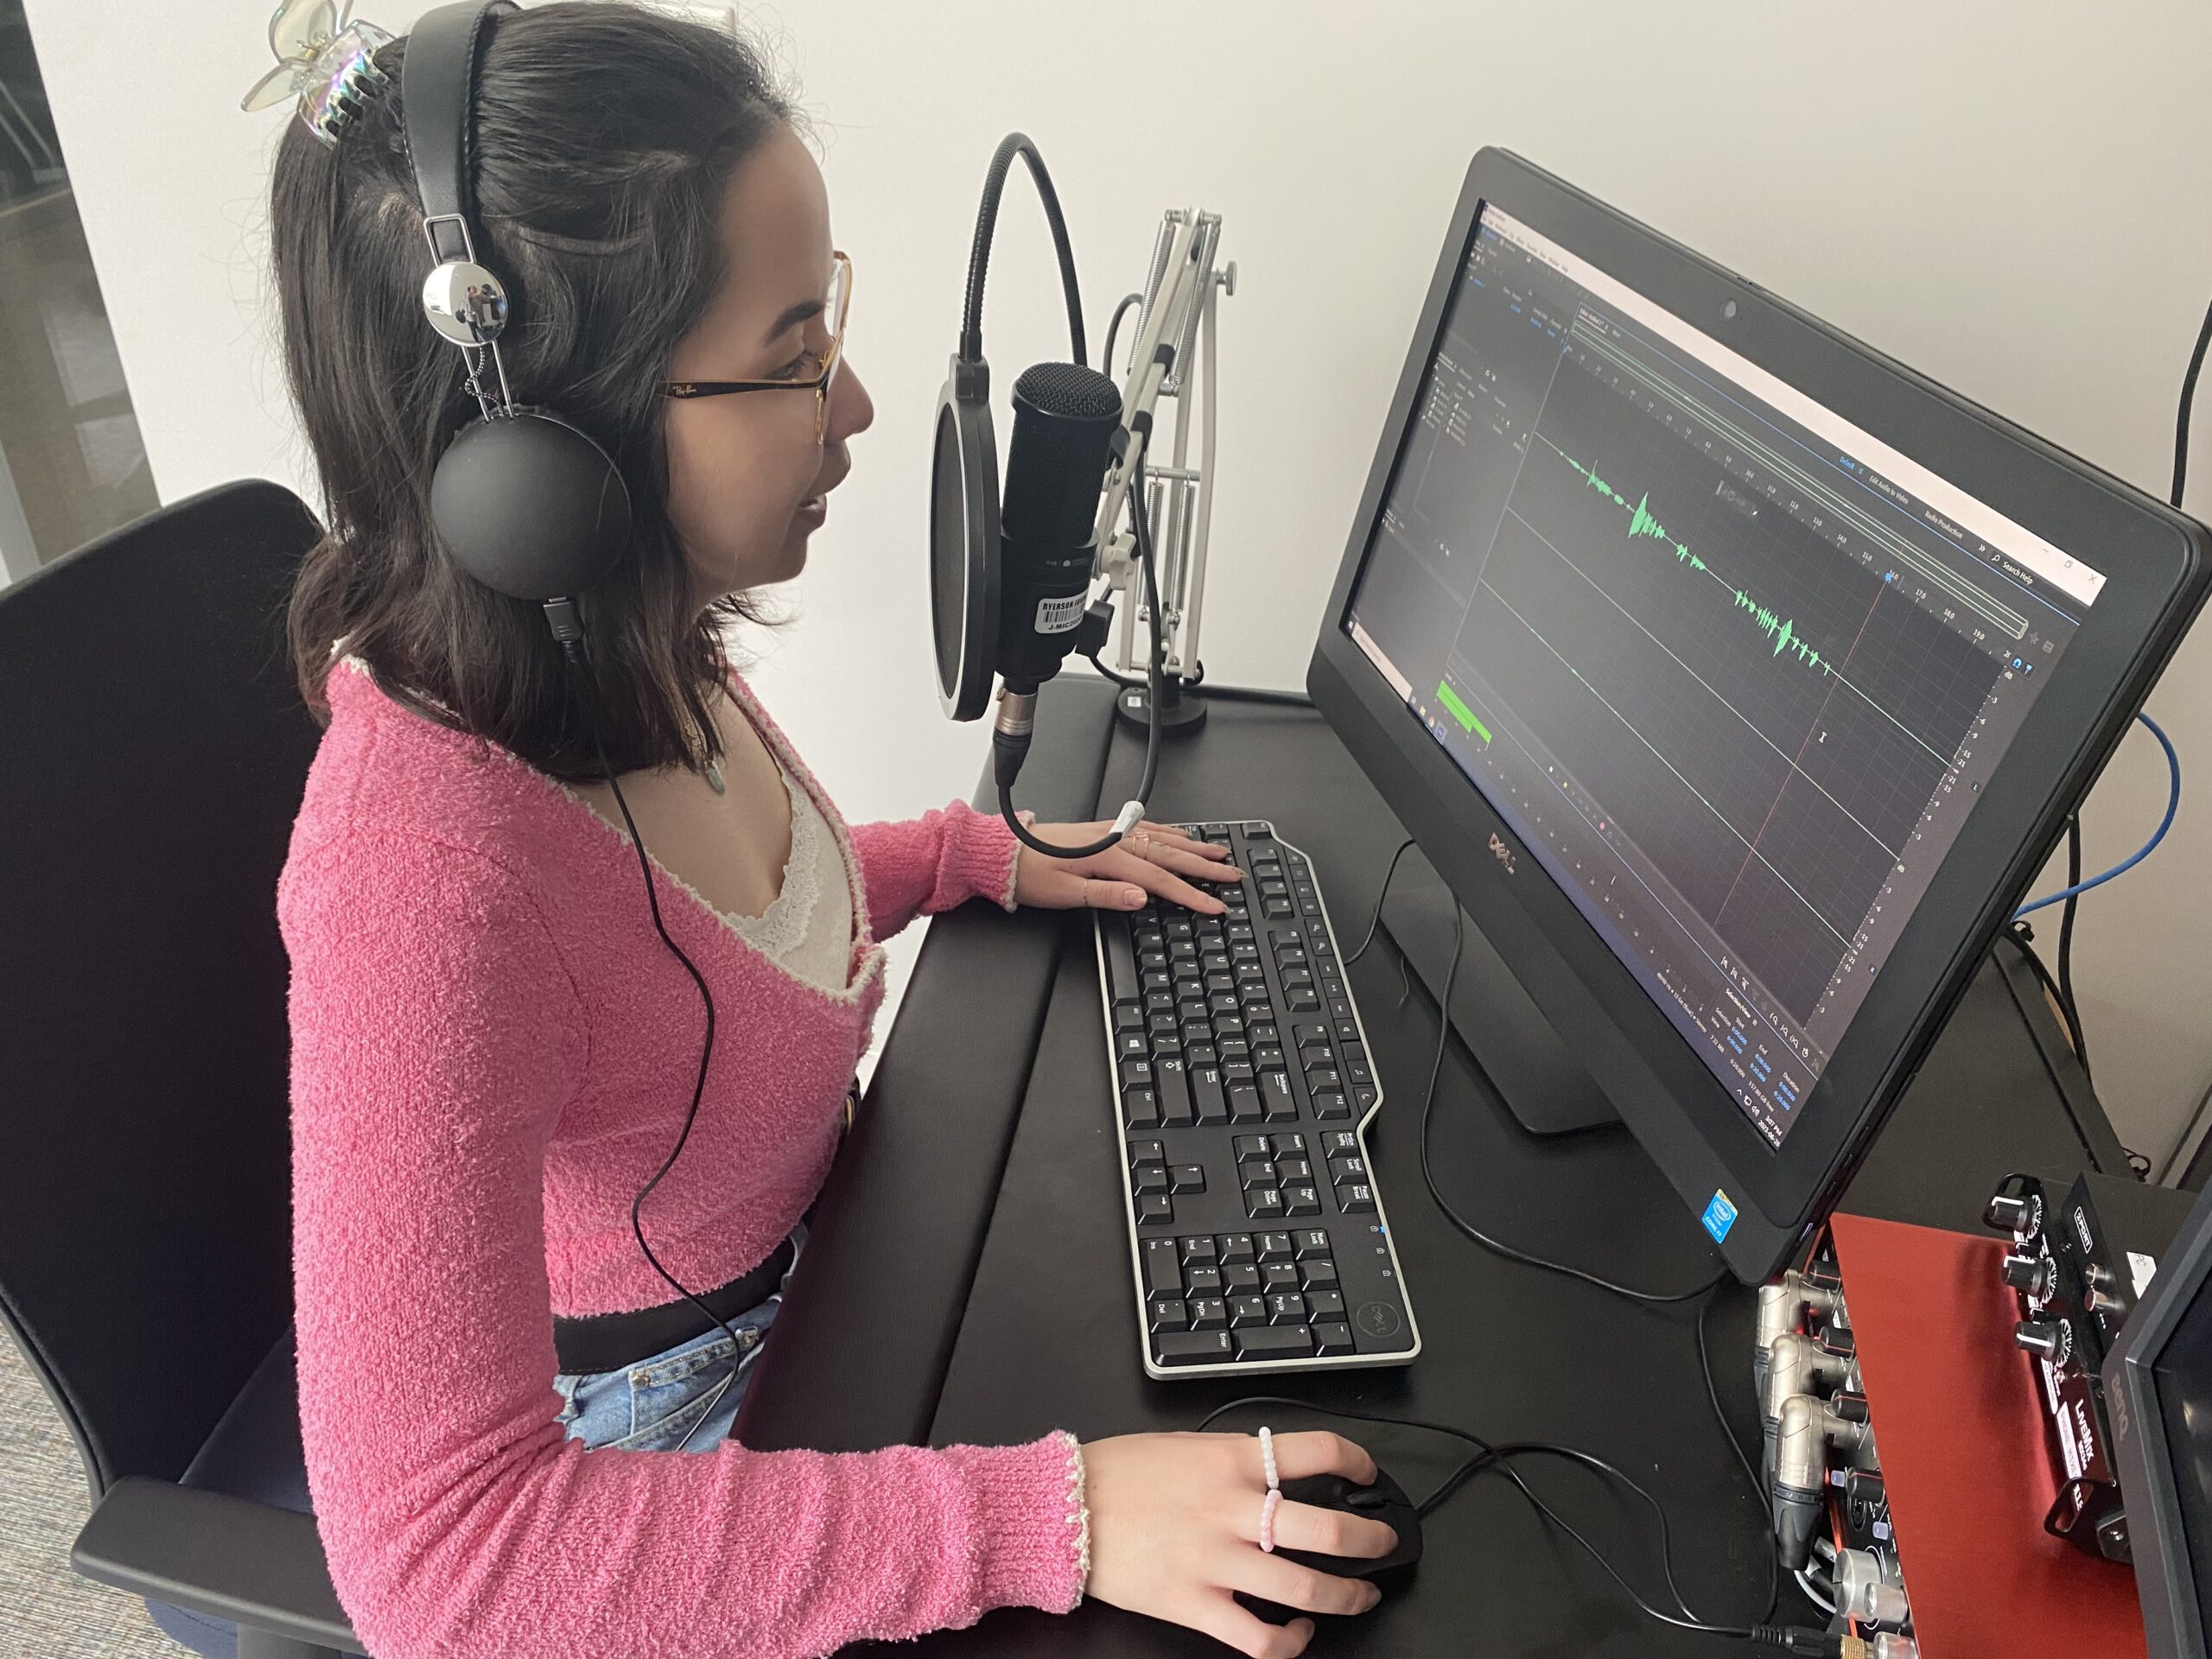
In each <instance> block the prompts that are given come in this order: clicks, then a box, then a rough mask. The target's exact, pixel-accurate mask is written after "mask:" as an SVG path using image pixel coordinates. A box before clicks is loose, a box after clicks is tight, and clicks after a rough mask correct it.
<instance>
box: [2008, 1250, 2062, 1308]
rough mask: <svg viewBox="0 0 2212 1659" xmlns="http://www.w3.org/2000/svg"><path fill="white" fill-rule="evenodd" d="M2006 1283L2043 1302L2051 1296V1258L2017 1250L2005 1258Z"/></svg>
mask: <svg viewBox="0 0 2212 1659" xmlns="http://www.w3.org/2000/svg"><path fill="white" fill-rule="evenodd" d="M2002 1271H2003V1274H2004V1277H2005V1283H2006V1284H2008V1285H2010V1286H2012V1288H2013V1289H2015V1290H2018V1291H2023V1292H2024V1293H2025V1294H2028V1295H2030V1296H2032V1297H2034V1298H2035V1299H2036V1300H2037V1301H2041V1300H2043V1299H2044V1297H2046V1296H2048V1295H2050V1257H2048V1256H2043V1255H2028V1254H2027V1253H2026V1252H2025V1251H2024V1250H2015V1251H2013V1252H2012V1254H2011V1255H2007V1256H2006V1257H2005V1266H2004V1268H2003V1269H2002Z"/></svg>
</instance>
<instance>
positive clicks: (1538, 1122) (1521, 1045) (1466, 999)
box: [1383, 847, 1620, 1135]
mask: <svg viewBox="0 0 2212 1659" xmlns="http://www.w3.org/2000/svg"><path fill="white" fill-rule="evenodd" d="M1457 908H1458V901H1457V900H1456V899H1453V898H1452V893H1451V890H1450V889H1449V888H1448V887H1446V886H1445V885H1444V880H1443V878H1442V877H1441V876H1440V875H1438V874H1436V872H1435V870H1434V869H1433V868H1431V867H1430V865H1429V862H1428V861H1427V859H1425V858H1423V857H1422V856H1421V849H1419V848H1418V847H1416V848H1414V849H1410V850H1409V851H1408V853H1407V855H1406V856H1405V857H1404V859H1402V861H1400V863H1399V865H1398V873H1397V874H1396V876H1395V877H1394V878H1393V879H1392V880H1391V883H1390V892H1389V896H1388V899H1387V900H1386V902H1385V903H1384V904H1383V928H1384V930H1385V931H1388V932H1389V935H1390V937H1391V938H1392V939H1393V940H1395V942H1396V944H1397V946H1398V949H1399V950H1401V951H1402V952H1404V954H1405V957H1406V959H1407V960H1408V962H1409V963H1412V965H1413V970H1414V973H1416V974H1418V975H1419V976H1421V982H1422V983H1423V984H1424V985H1426V986H1427V988H1428V995H1429V998H1430V1000H1431V1001H1434V1000H1435V999H1436V996H1437V995H1438V993H1439V992H1440V990H1442V988H1443V986H1444V976H1445V973H1446V970H1447V969H1449V968H1450V966H1451V963H1452V912H1453V911H1454V910H1455V909H1457ZM1466 930H1467V941H1466V946H1465V951H1464V953H1463V954H1462V955H1461V957H1460V958H1459V974H1458V976H1456V977H1455V978H1454V979H1453V981H1452V1028H1453V1029H1454V1030H1455V1031H1457V1032H1458V1033H1459V1040H1460V1041H1461V1042H1463V1043H1465V1044H1466V1046H1467V1047H1468V1050H1469V1051H1470V1052H1471V1053H1472V1054H1473V1055H1474V1057H1475V1058H1477V1059H1478V1060H1480V1061H1481V1062H1482V1065H1483V1069H1484V1071H1487V1072H1488V1073H1489V1074H1490V1077H1491V1082H1492V1083H1494V1084H1497V1092H1498V1093H1499V1094H1500V1095H1501V1096H1503V1098H1504V1101H1505V1105H1506V1108H1507V1109H1508V1110H1510V1112H1511V1113H1512V1114H1513V1116H1515V1117H1516V1118H1518V1119H1519V1120H1520V1121H1521V1123H1522V1127H1523V1128H1527V1129H1528V1130H1529V1131H1530V1132H1531V1133H1532V1134H1535V1135H1560V1134H1563V1133H1565V1132H1567V1130H1570V1129H1588V1128H1597V1127H1599V1126H1600V1125H1602V1124H1618V1123H1619V1122H1620V1115H1619V1114H1618V1112H1616V1111H1615V1110H1614V1109H1613V1106H1612V1103H1611V1101H1610V1100H1608V1099H1607V1098H1606V1097H1605V1093H1604V1091H1603V1090H1600V1089H1599V1087H1598V1084H1597V1083H1596V1081H1595V1080H1594V1079H1593V1078H1592V1077H1591V1075H1590V1073H1589V1072H1588V1071H1586V1069H1585V1068H1584V1066H1583V1065H1582V1063H1581V1062H1580V1061H1579V1060H1577V1059H1576V1058H1574V1054H1573V1051H1572V1050H1570V1049H1569V1048H1568V1047H1567V1044H1566V1042H1565V1041H1564V1040H1562V1039H1561V1038H1560V1034H1559V1030H1558V1028H1557V1027H1554V1025H1553V1024H1552V1022H1551V1021H1550V1020H1548V1019H1546V1018H1545V1017H1544V1015H1543V1014H1542V1012H1541V1010H1540V1009H1539V1008H1538V1007H1536V1005H1535V1003H1534V1002H1533V1001H1530V1000H1529V994H1528V993H1527V992H1526V991H1524V990H1522V988H1521V985H1520V982H1519V981H1517V980H1516V979H1515V978H1514V977H1513V976H1512V974H1511V973H1510V972H1509V971H1508V970H1507V969H1506V966H1505V963H1504V962H1503V960H1502V959H1501V958H1500V957H1499V956H1498V954H1497V951H1496V950H1493V949H1492V948H1491V943H1490V941H1489V940H1488V939H1487V938H1484V937H1483V931H1482V930H1481V929H1480V928H1478V927H1477V926H1476V925H1475V924H1474V920H1473V918H1466ZM1423 1075H1424V1076H1426V1075H1427V1069H1426V1068H1425V1067H1424V1068H1423Z"/></svg>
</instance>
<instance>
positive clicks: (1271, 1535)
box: [1260, 1426, 1282, 1555]
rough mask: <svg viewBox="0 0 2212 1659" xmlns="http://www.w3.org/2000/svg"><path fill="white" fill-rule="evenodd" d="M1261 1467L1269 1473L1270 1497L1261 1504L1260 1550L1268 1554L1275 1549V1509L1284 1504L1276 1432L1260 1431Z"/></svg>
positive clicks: (1265, 1429) (1264, 1428) (1263, 1428)
mask: <svg viewBox="0 0 2212 1659" xmlns="http://www.w3.org/2000/svg"><path fill="white" fill-rule="evenodd" d="M1260 1465H1261V1467H1262V1468H1263V1469H1264V1470H1265V1471H1267V1477H1268V1495H1267V1497H1265V1498H1263V1499H1262V1500H1261V1503H1260V1548H1262V1549H1263V1550H1265V1551H1266V1552H1267V1553H1268V1554H1270V1555H1272V1554H1274V1548H1275V1509H1276V1506H1277V1505H1278V1504H1280V1503H1281V1502H1282V1477H1281V1471H1278V1470H1277V1469H1276V1467H1275V1437H1274V1430H1273V1429H1271V1428H1268V1427H1264V1426H1262V1428H1261V1430H1260Z"/></svg>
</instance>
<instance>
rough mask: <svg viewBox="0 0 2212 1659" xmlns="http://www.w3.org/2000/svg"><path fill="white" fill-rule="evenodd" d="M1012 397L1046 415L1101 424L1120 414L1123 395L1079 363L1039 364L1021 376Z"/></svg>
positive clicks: (1114, 386) (1102, 377) (1111, 383)
mask: <svg viewBox="0 0 2212 1659" xmlns="http://www.w3.org/2000/svg"><path fill="white" fill-rule="evenodd" d="M1014 396H1015V397H1017V398H1019V399H1020V400H1021V401H1022V402H1024V403H1026V404H1029V405H1030V406H1031V407H1032V408H1033V409H1036V410H1039V411H1040V412H1041V413H1044V414H1046V415H1059V416H1066V417H1067V418H1069V419H1071V420H1078V421H1103V420H1108V419H1115V418H1118V417H1119V416H1120V415H1121V413H1122V392H1121V389H1120V388H1119V387H1118V386H1116V385H1115V384H1114V383H1113V382H1112V381H1111V380H1109V379H1108V378H1106V377H1105V376H1104V375H1103V374H1101V373H1099V372H1098V371H1097V370H1096V369H1092V368H1086V367H1084V365H1082V364H1080V363H1039V364H1036V365H1033V366H1032V367H1030V368H1028V369H1026V370H1024V371H1023V372H1022V376H1021V378H1020V379H1019V380H1017V381H1015V382H1014Z"/></svg>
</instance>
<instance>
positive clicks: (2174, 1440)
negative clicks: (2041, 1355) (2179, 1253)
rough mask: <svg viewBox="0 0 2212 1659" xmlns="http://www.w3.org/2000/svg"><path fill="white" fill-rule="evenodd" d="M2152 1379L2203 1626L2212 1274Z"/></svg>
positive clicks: (2211, 1504) (2210, 1568)
mask: <svg viewBox="0 0 2212 1659" xmlns="http://www.w3.org/2000/svg"><path fill="white" fill-rule="evenodd" d="M2151 1381H2152V1388H2153V1389H2155V1390H2156V1392H2157V1395H2158V1415H2159V1417H2160V1419H2161V1420H2163V1421H2164V1425H2165V1431H2166V1456H2167V1460H2168V1468H2167V1473H2168V1474H2170V1475H2171V1477H2172V1479H2173V1484H2174V1497H2175V1500H2176V1503H2177V1506H2178V1508H2179V1510H2180V1515H2179V1516H2178V1519H2179V1520H2180V1522H2181V1527H2180V1531H2179V1535H2178V1536H2177V1539H2176V1540H2175V1542H2176V1543H2177V1544H2178V1545H2179V1547H2180V1548H2181V1552H2182V1554H2183V1555H2184V1556H2185V1557H2186V1559H2187V1563H2188V1567H2189V1569H2190V1580H2191V1583H2190V1587H2189V1592H2190V1593H2192V1594H2193V1596H2194V1599H2195V1600H2196V1608H2197V1621H2198V1624H2199V1626H2200V1628H2202V1627H2204V1626H2206V1625H2207V1624H2208V1623H2212V1620H2208V1617H2207V1616H2208V1614H2212V1554H2208V1546H2212V1278H2208V1279H2206V1280H2204V1281H2202V1282H2201V1283H2199V1284H2198V1286H2197V1287H2196V1293H2195V1294H2193V1295H2192V1296H2191V1297H2190V1303H2189V1306H2188V1307H2187V1308H2185V1309H2183V1312H2182V1313H2181V1316H2180V1318H2179V1319H2178V1320H2177V1322H2176V1323H2175V1325H2174V1327H2173V1334H2172V1335H2171V1337H2170V1338H2167V1340H2166V1344H2165V1346H2164V1349H2163V1350H2162V1351H2160V1352H2159V1354H2158V1357H2157V1358H2156V1359H2155V1360H2154V1361H2153V1362H2152V1365H2151ZM2130 1497H2131V1509H2132V1508H2133V1495H2132V1494H2131V1495H2130ZM2148 1508H2149V1506H2147V1505H2145V1510H2148ZM2177 1587H2178V1586H2177Z"/></svg>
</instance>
